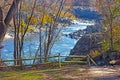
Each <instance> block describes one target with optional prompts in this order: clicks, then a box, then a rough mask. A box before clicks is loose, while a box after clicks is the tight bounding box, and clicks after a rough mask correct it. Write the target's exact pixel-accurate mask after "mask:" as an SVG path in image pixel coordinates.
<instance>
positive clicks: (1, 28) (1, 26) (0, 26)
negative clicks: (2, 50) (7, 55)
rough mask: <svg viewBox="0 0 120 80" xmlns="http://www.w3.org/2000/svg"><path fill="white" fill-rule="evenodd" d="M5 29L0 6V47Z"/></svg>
mask: <svg viewBox="0 0 120 80" xmlns="http://www.w3.org/2000/svg"><path fill="white" fill-rule="evenodd" d="M6 31H7V27H6V25H5V23H4V20H3V11H2V8H1V7H0V47H1V43H2V41H3V39H4V36H5V33H6Z"/></svg>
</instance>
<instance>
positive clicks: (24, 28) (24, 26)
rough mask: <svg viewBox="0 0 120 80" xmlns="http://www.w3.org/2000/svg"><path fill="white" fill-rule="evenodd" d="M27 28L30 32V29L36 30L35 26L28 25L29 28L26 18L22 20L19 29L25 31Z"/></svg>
mask: <svg viewBox="0 0 120 80" xmlns="http://www.w3.org/2000/svg"><path fill="white" fill-rule="evenodd" d="M25 30H27V32H29V31H34V30H35V28H34V27H31V26H28V28H27V24H26V23H25V22H24V20H22V21H21V23H20V28H19V31H20V32H21V33H24V32H25Z"/></svg>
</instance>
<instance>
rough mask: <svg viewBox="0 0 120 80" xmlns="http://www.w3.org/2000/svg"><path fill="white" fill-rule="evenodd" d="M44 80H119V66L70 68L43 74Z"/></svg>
mask: <svg viewBox="0 0 120 80" xmlns="http://www.w3.org/2000/svg"><path fill="white" fill-rule="evenodd" d="M44 76H45V77H44V80H120V66H116V67H112V66H104V67H96V66H92V67H84V66H83V67H82V68H80V66H78V65H77V66H70V67H66V68H61V69H56V70H53V72H51V71H50V72H46V73H44Z"/></svg>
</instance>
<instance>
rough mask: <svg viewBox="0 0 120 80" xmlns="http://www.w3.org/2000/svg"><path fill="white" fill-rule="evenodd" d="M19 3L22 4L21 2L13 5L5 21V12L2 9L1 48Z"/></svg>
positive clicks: (15, 1)
mask: <svg viewBox="0 0 120 80" xmlns="http://www.w3.org/2000/svg"><path fill="white" fill-rule="evenodd" d="M19 2H20V0H14V1H13V4H12V6H11V8H10V9H9V11H8V14H7V16H6V18H5V20H3V11H2V8H1V7H0V47H1V43H2V41H3V39H4V36H5V34H6V32H7V28H8V24H9V23H10V21H11V19H12V17H13V16H14V14H15V11H16V9H17V7H18V4H19Z"/></svg>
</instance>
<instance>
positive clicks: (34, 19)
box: [27, 15, 38, 24]
mask: <svg viewBox="0 0 120 80" xmlns="http://www.w3.org/2000/svg"><path fill="white" fill-rule="evenodd" d="M29 19H30V15H28V16H27V20H29ZM30 24H38V18H37V17H34V16H32V18H31V20H30Z"/></svg>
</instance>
